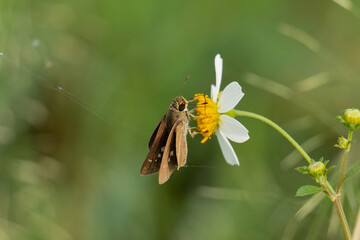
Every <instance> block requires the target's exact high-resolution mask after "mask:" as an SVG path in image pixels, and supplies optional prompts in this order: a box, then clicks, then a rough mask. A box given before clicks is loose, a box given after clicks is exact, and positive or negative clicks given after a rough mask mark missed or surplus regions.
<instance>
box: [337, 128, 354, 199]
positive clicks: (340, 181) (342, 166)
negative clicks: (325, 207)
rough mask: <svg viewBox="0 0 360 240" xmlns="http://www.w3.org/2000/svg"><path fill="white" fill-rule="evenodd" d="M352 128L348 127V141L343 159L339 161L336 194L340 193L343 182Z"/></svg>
mask: <svg viewBox="0 0 360 240" xmlns="http://www.w3.org/2000/svg"><path fill="white" fill-rule="evenodd" d="M353 132H354V130H353V129H349V134H348V139H347V140H348V143H347V145H346V148H345V153H344V158H343V161H342V163H341V170H340V176H339V182H338V187H337V190H336V193H337V195H339V196H340V195H341V189H342V185H343V183H344V174H345V169H346V162H347V159H348V156H349V152H350V147H351V141H352V136H353Z"/></svg>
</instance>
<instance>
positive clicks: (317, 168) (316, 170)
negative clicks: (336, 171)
mask: <svg viewBox="0 0 360 240" xmlns="http://www.w3.org/2000/svg"><path fill="white" fill-rule="evenodd" d="M324 171H325V164H324V163H322V162H315V163H312V164H310V166H309V172H310V173H312V174H313V175H322V174H323V173H324Z"/></svg>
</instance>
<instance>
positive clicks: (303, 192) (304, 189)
mask: <svg viewBox="0 0 360 240" xmlns="http://www.w3.org/2000/svg"><path fill="white" fill-rule="evenodd" d="M322 191H323V189H322V188H320V187H317V186H313V185H304V186H301V187H300V188H299V189H298V190H297V191H296V195H295V196H296V197H303V196H307V195H312V194H315V193H319V192H322Z"/></svg>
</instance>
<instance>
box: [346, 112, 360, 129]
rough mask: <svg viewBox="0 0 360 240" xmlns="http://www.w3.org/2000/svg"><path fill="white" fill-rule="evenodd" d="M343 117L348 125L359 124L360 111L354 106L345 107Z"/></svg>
mask: <svg viewBox="0 0 360 240" xmlns="http://www.w3.org/2000/svg"><path fill="white" fill-rule="evenodd" d="M343 119H344V121H345V123H347V124H349V125H353V126H356V125H360V111H359V109H356V108H351V109H346V110H345V111H344V115H343Z"/></svg>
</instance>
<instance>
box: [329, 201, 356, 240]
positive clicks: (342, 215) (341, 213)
mask: <svg viewBox="0 0 360 240" xmlns="http://www.w3.org/2000/svg"><path fill="white" fill-rule="evenodd" d="M333 203H334V205H335V207H336V211H337V213H338V215H339V218H340V221H341V225H342V228H343V229H344V234H345V237H346V239H347V240H351V239H352V238H351V232H350V228H349V224H348V222H347V220H346V216H345V213H344V209H343V207H342V204H341V200H340V198H339V197H336V199H335V201H334V202H333Z"/></svg>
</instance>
